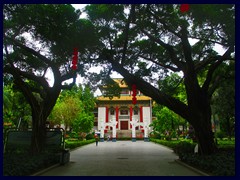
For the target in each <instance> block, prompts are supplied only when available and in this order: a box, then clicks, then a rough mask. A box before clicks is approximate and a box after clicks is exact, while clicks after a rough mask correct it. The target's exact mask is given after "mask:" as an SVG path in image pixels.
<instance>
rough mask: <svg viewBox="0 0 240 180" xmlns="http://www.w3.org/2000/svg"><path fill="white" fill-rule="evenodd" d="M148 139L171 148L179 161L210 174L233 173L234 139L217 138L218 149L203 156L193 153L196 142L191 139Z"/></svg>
mask: <svg viewBox="0 0 240 180" xmlns="http://www.w3.org/2000/svg"><path fill="white" fill-rule="evenodd" d="M150 140H151V141H152V142H155V143H158V144H162V145H164V146H167V147H169V148H171V149H173V151H174V152H175V153H177V154H178V155H179V158H180V160H181V161H183V162H185V163H187V164H188V165H190V166H193V167H195V168H197V169H199V170H202V171H204V172H206V173H208V174H210V175H212V176H234V175H235V148H234V147H235V146H234V144H235V141H233V140H232V141H229V140H226V141H224V140H219V141H218V143H219V146H218V148H219V150H218V151H217V152H215V153H214V154H212V155H204V156H199V155H198V154H194V147H195V145H196V143H193V142H192V141H191V140H184V141H166V140H159V139H154V138H150ZM224 146H225V147H224Z"/></svg>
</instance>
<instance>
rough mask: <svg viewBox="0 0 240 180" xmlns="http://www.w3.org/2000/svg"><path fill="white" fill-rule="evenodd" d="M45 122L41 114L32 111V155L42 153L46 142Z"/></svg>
mask: <svg viewBox="0 0 240 180" xmlns="http://www.w3.org/2000/svg"><path fill="white" fill-rule="evenodd" d="M46 120H47V118H46V117H44V116H43V113H42V112H41V111H40V110H38V111H32V140H31V153H32V155H34V154H38V153H40V152H42V150H43V148H44V145H45V140H46Z"/></svg>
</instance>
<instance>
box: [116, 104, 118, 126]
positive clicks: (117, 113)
mask: <svg viewBox="0 0 240 180" xmlns="http://www.w3.org/2000/svg"><path fill="white" fill-rule="evenodd" d="M116 121H117V122H118V107H116ZM116 128H118V123H117V126H116Z"/></svg>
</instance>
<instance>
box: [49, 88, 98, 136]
mask: <svg viewBox="0 0 240 180" xmlns="http://www.w3.org/2000/svg"><path fill="white" fill-rule="evenodd" d="M94 105H95V99H94V96H93V93H92V92H91V91H90V89H89V87H85V88H84V89H83V88H82V87H81V86H80V85H79V86H74V87H73V88H72V89H71V90H63V91H62V92H61V95H60V96H59V99H58V101H57V103H56V105H55V107H54V109H53V111H52V113H51V115H50V117H49V118H50V120H51V122H53V123H54V124H61V123H64V125H65V128H66V129H67V128H68V127H72V128H73V131H74V132H75V133H79V132H85V133H88V132H89V131H90V130H91V129H92V127H93V121H94V115H93V109H94Z"/></svg>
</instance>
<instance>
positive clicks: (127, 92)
mask: <svg viewBox="0 0 240 180" xmlns="http://www.w3.org/2000/svg"><path fill="white" fill-rule="evenodd" d="M121 94H122V95H129V91H128V90H127V89H123V90H122V91H121Z"/></svg>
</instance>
